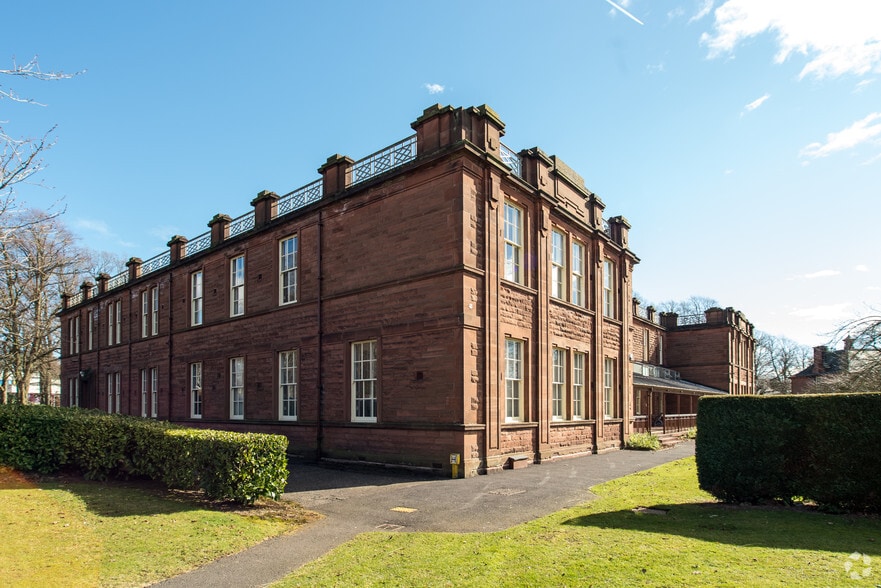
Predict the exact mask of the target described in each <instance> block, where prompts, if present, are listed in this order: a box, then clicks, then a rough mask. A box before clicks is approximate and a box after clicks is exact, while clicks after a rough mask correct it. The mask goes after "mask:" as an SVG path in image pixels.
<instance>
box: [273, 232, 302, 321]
mask: <svg viewBox="0 0 881 588" xmlns="http://www.w3.org/2000/svg"><path fill="white" fill-rule="evenodd" d="M278 245H279V251H278V271H279V280H278V286H279V300H278V302H279V304H290V303H291V302H296V301H297V253H298V246H299V243H298V238H297V236H296V235H294V236H293V237H288V238H287V239H284V240H282V241H281V242H279V244H278Z"/></svg>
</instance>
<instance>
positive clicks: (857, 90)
mask: <svg viewBox="0 0 881 588" xmlns="http://www.w3.org/2000/svg"><path fill="white" fill-rule="evenodd" d="M873 83H875V80H874V79H871V80H860V81H859V82H857V85H856V86H855V87H854V89H853V93H854V94H859V93H860V92H862V91H863V90H865V89H866V88H868V87H869V86H871V85H872V84H873Z"/></svg>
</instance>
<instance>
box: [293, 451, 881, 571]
mask: <svg viewBox="0 0 881 588" xmlns="http://www.w3.org/2000/svg"><path fill="white" fill-rule="evenodd" d="M593 491H594V492H595V493H596V494H597V495H598V496H599V497H600V498H599V499H597V500H595V501H593V502H589V503H586V504H584V505H582V506H579V507H575V508H570V509H566V510H562V511H560V512H557V513H555V514H553V515H551V516H548V517H544V518H542V519H539V520H536V521H533V522H531V523H527V524H524V525H520V526H517V527H514V528H512V529H509V530H507V531H503V532H499V533H486V534H484V533H475V534H465V535H456V534H441V533H378V532H377V533H366V534H363V535H360V536H358V537H357V538H356V539H355V540H353V541H351V542H349V543H347V544H345V545H343V546H341V547H340V548H338V549H336V550H334V551H333V552H331V553H330V554H328V555H327V556H325V557H324V558H322V559H320V560H318V561H315V562H312V563H311V564H309V565H307V566H304V567H303V568H302V569H300V570H299V571H298V572H296V573H294V574H292V575H291V576H289V577H288V578H286V579H285V580H284V581H283V582H281V583H279V584H278V586H282V587H288V586H481V587H483V586H493V587H494V588H497V587H505V586H671V587H672V586H738V587H741V586H860V585H862V586H874V585H876V584H881V519H879V518H877V517H864V516H843V515H830V514H824V513H819V512H815V511H813V510H811V509H810V508H806V507H801V508H792V507H778V506H773V505H771V506H731V505H725V504H721V503H717V502H715V501H714V500H713V499H712V497H711V496H710V495H708V494H706V493H704V492H702V491H701V490H700V489H699V488H698V486H697V476H696V471H695V465H694V459H693V458H689V459H685V460H680V461H677V462H673V463H670V464H667V465H664V466H660V467H658V468H655V469H652V470H648V471H646V472H641V473H638V474H633V475H630V476H627V477H625V478H621V479H618V480H614V481H611V482H608V483H605V484H601V485H599V486H596V487H595V488H593ZM638 507H653V509H655V510H659V511H663V512H666V514H639V513H636V512H634V510H633V509H636V508H638ZM488 514H490V513H488ZM853 553H860V554H862V555H867V556H869V557H870V558H874V561H875V563H874V568H875V569H874V570H872V569H871V568H872V566H871V565H869V566H867V565H866V564H865V563H864V562H865V560H864V559H860V560H859V561H858V562H854V561H853V560H850V559H849V556H850V555H851V554H853ZM848 561H851V568H850V573H853V572H857V573H860V574H861V573H862V572H863V571H865V570H870V571H871V574H870V575H869V577H865V578H863V577H861V578H860V579H858V580H853V579H851V578H850V577H849V576H848V572H847V571H846V570H845V564H846V563H847V562H848Z"/></svg>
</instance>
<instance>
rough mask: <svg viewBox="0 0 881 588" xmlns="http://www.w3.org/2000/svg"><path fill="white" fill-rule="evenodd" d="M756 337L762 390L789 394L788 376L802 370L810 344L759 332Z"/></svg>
mask: <svg viewBox="0 0 881 588" xmlns="http://www.w3.org/2000/svg"><path fill="white" fill-rule="evenodd" d="M757 335H758V336H757V337H756V381H757V387H758V388H759V392H760V393H777V394H788V393H789V392H791V391H792V383H791V382H790V380H789V378H790V377H792V376H793V375H795V374H797V373H798V372H800V371H801V370H803V369H804V368H805V367H806V366H807V365H808V363H810V359H811V348H810V347H808V346H807V345H802V344H801V343H798V342H796V341H793V340H792V339H788V338H786V337H777V336H774V335H769V334H768V333H763V332H759V333H757Z"/></svg>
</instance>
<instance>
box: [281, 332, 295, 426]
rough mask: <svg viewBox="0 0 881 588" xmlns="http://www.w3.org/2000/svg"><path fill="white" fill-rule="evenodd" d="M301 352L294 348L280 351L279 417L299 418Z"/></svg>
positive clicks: (288, 419)
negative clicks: (298, 399)
mask: <svg viewBox="0 0 881 588" xmlns="http://www.w3.org/2000/svg"><path fill="white" fill-rule="evenodd" d="M299 360H300V354H299V352H298V351H297V350H296V349H294V350H290V351H280V352H279V353H278V418H279V420H282V421H295V420H297V408H298V407H297V398H298V386H299V383H298V381H297V380H298V378H299V367H300V366H299V363H300V361H299Z"/></svg>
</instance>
